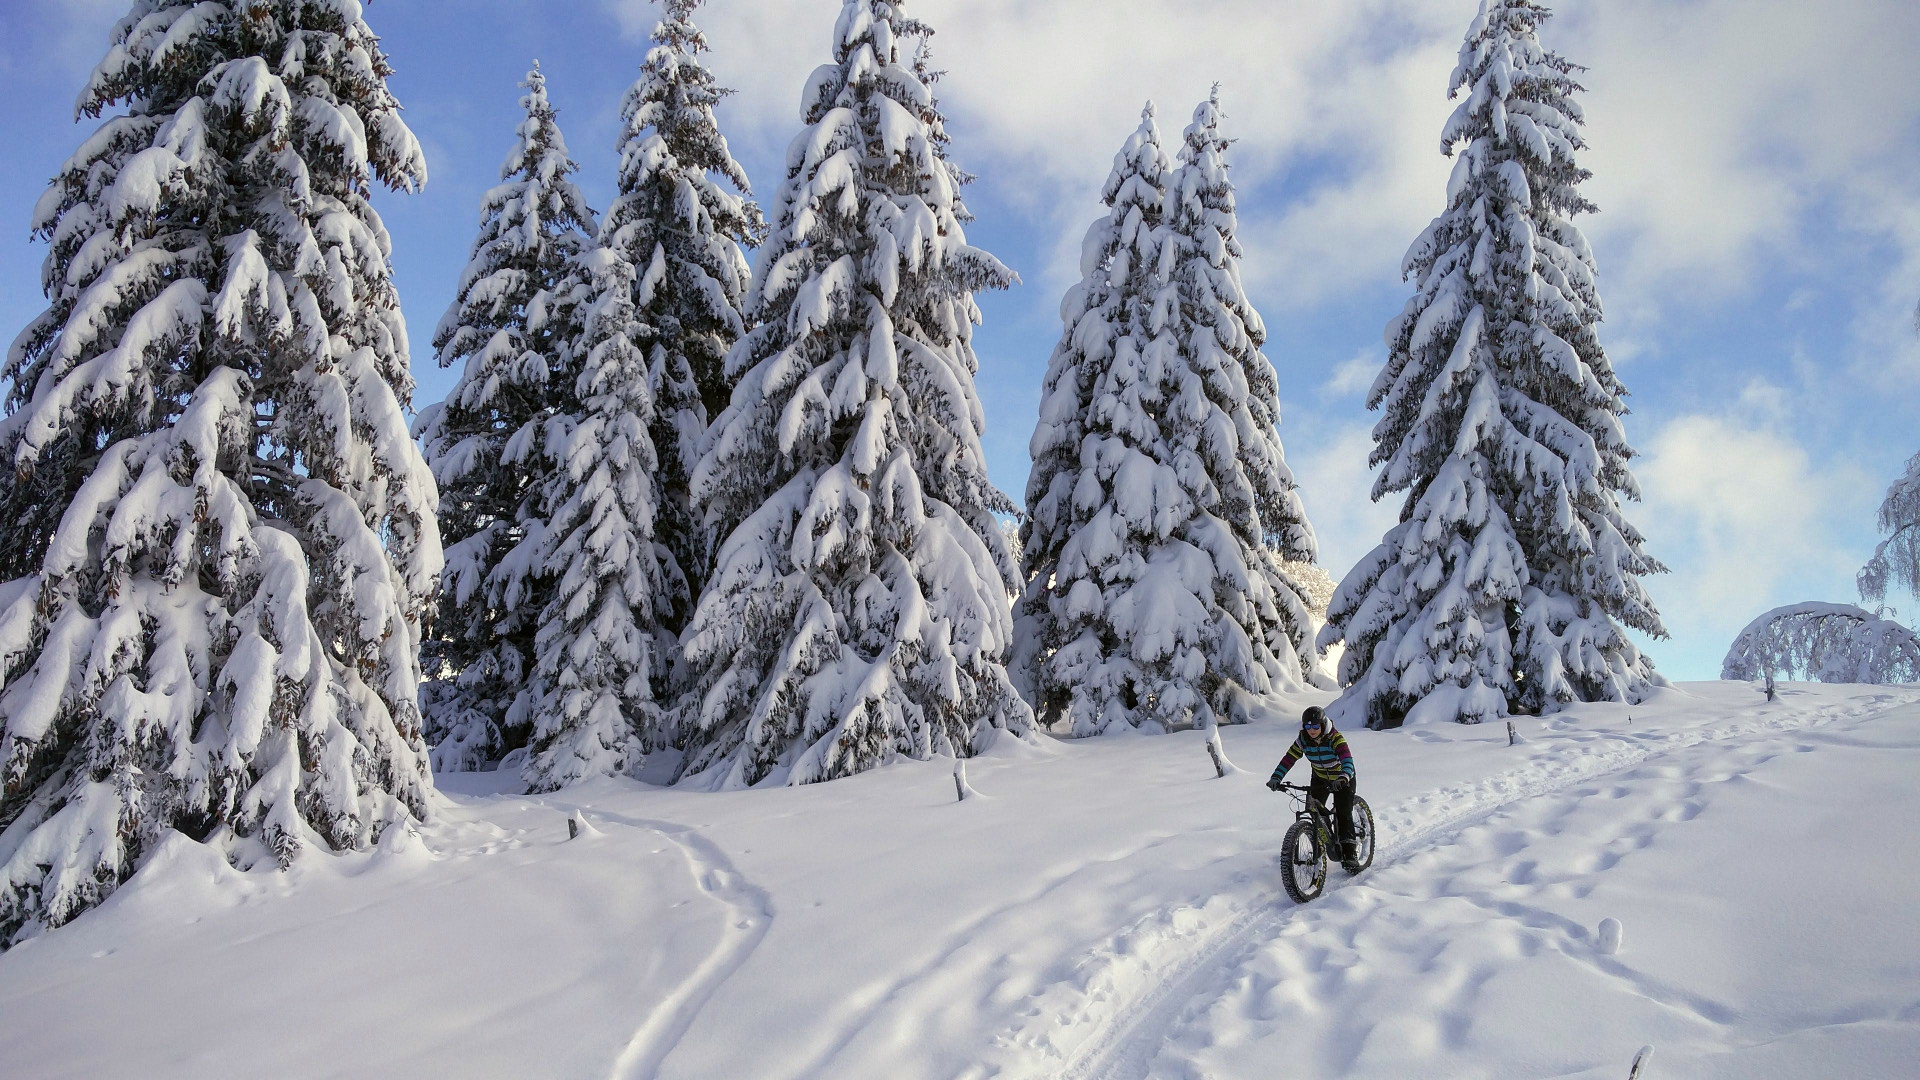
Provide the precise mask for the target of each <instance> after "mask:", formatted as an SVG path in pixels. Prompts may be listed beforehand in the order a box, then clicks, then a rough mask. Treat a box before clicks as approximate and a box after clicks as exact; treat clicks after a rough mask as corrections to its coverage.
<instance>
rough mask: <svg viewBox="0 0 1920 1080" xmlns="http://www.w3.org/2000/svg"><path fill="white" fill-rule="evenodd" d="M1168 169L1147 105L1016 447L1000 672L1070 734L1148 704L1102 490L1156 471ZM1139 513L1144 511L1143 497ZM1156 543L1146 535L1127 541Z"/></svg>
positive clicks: (1113, 514)
mask: <svg viewBox="0 0 1920 1080" xmlns="http://www.w3.org/2000/svg"><path fill="white" fill-rule="evenodd" d="M1173 168H1174V164H1173V159H1172V158H1171V157H1169V156H1168V155H1167V152H1166V150H1165V148H1164V147H1163V146H1162V145H1161V140H1160V126H1159V124H1158V123H1157V122H1156V121H1155V119H1154V110H1153V103H1152V102H1151V101H1149V102H1148V103H1147V104H1146V106H1145V107H1144V108H1143V109H1141V111H1140V126H1139V127H1138V128H1136V129H1134V132H1133V134H1131V135H1129V136H1128V137H1127V141H1126V143H1125V144H1123V145H1122V146H1121V148H1120V150H1119V152H1118V153H1116V154H1115V155H1114V157H1113V170H1112V171H1111V172H1110V173H1108V174H1107V182H1106V184H1105V185H1104V186H1103V187H1102V188H1101V191H1100V199H1101V202H1103V203H1104V204H1105V205H1106V207H1107V212H1106V213H1105V214H1103V215H1102V216H1100V217H1098V218H1095V219H1094V221H1093V223H1092V224H1091V225H1089V226H1088V227H1087V232H1086V235H1085V237H1084V238H1083V239H1082V240H1081V242H1080V281H1079V282H1078V283H1076V284H1075V285H1073V286H1072V287H1071V288H1069V289H1068V290H1067V293H1066V295H1065V296H1063V297H1062V298H1061V300H1060V322H1061V324H1062V330H1061V334H1060V340H1059V342H1058V343H1057V344H1056V345H1055V346H1054V349H1053V356H1052V357H1051V358H1050V359H1049V360H1048V362H1047V373H1046V376H1045V377H1044V378H1043V380H1042V381H1041V389H1040V418H1039V420H1038V421H1037V422H1036V423H1035V425H1034V430H1033V437H1032V438H1031V439H1030V440H1029V441H1028V444H1027V450H1028V453H1030V454H1031V455H1032V457H1033V468H1032V470H1031V471H1029V472H1028V474H1027V505H1026V513H1025V514H1024V515H1023V520H1022V522H1021V528H1020V552H1021V573H1022V575H1023V576H1024V578H1025V582H1026V584H1025V588H1024V589H1023V591H1022V593H1021V595H1020V599H1019V602H1018V603H1017V604H1016V605H1015V608H1014V651H1013V662H1012V664H1011V665H1010V669H1009V670H1010V673H1011V675H1012V676H1013V680H1014V684H1015V685H1016V686H1017V687H1019V689H1020V692H1021V694H1022V695H1024V696H1025V697H1026V699H1027V701H1028V702H1030V703H1031V704H1032V705H1033V710H1034V717H1035V719H1037V720H1039V721H1040V723H1042V724H1045V725H1047V726H1049V727H1055V726H1059V725H1062V724H1064V725H1065V726H1066V728H1067V730H1068V731H1069V732H1071V733H1072V734H1074V735H1076V736H1085V735H1097V734H1100V733H1101V732H1104V731H1106V730H1108V729H1109V728H1113V727H1116V726H1127V725H1132V724H1135V723H1138V722H1139V720H1140V719H1142V718H1144V717H1143V716H1142V715H1141V714H1140V713H1139V712H1137V711H1136V710H1137V707H1138V705H1139V703H1140V702H1141V701H1142V700H1144V699H1146V698H1147V697H1148V695H1149V694H1150V689H1149V687H1148V686H1147V685H1146V680H1145V679H1143V677H1142V675H1143V673H1142V671H1141V669H1140V666H1139V663H1138V661H1136V659H1135V658H1134V655H1133V654H1134V652H1135V650H1134V648H1133V645H1134V642H1133V641H1132V638H1131V631H1132V630H1133V629H1134V628H1135V627H1134V625H1133V623H1132V621H1131V620H1128V621H1127V623H1126V624H1125V625H1124V626H1114V625H1112V622H1113V620H1112V619H1111V618H1110V617H1109V615H1110V612H1109V609H1108V605H1107V604H1106V602H1105V597H1104V593H1105V591H1106V590H1105V589H1104V588H1103V587H1102V586H1103V579H1104V578H1106V577H1108V576H1113V575H1112V572H1113V571H1115V570H1120V569H1122V567H1121V565H1120V564H1121V560H1122V558H1123V557H1125V561H1126V564H1127V565H1126V567H1125V570H1126V571H1127V573H1128V577H1129V580H1128V581H1127V582H1122V583H1120V584H1122V585H1123V586H1124V585H1126V584H1131V579H1132V578H1133V577H1136V576H1139V575H1140V574H1141V573H1142V572H1143V571H1144V570H1145V566H1144V563H1143V562H1141V558H1140V554H1139V553H1138V552H1136V551H1131V550H1129V548H1131V547H1141V546H1143V545H1142V544H1134V545H1128V544H1126V542H1125V541H1126V540H1128V539H1134V537H1132V536H1131V535H1130V533H1129V529H1128V523H1127V521H1126V515H1125V513H1124V512H1123V511H1122V510H1121V509H1120V508H1119V507H1118V506H1116V504H1115V500H1114V499H1113V489H1114V488H1115V486H1116V484H1118V486H1121V487H1122V488H1124V489H1126V490H1136V489H1138V488H1139V487H1140V485H1139V484H1138V483H1133V484H1124V483H1119V481H1118V478H1119V477H1120V475H1121V473H1122V471H1123V470H1122V468H1121V466H1123V465H1126V466H1130V468H1127V469H1126V470H1125V472H1126V473H1128V474H1144V475H1146V476H1148V477H1149V478H1152V477H1153V476H1155V475H1156V474H1157V473H1158V472H1159V471H1160V469H1159V467H1158V466H1157V465H1156V464H1155V462H1154V460H1153V458H1152V457H1151V456H1150V455H1149V453H1148V451H1147V450H1146V449H1142V448H1143V447H1144V448H1153V447H1157V445H1158V443H1159V441H1160V433H1159V427H1158V424H1157V421H1156V417H1157V415H1158V414H1159V412H1160V409H1159V386H1158V381H1157V380H1154V379H1150V378H1148V377H1147V371H1146V365H1147V353H1148V352H1149V350H1150V347H1151V344H1152V337H1151V335H1150V334H1149V333H1148V331H1147V325H1148V310H1149V307H1150V305H1151V298H1152V295H1153V293H1154V291H1155V277H1154V275H1155V269H1156V267H1157V266H1158V265H1159V259H1160V248H1161V242H1162V237H1161V236H1160V234H1159V232H1158V229H1159V227H1160V214H1161V210H1162V207H1163V204H1164V203H1165V201H1166V194H1167V176H1168V174H1169V173H1171V172H1172V171H1173ZM1096 406H1097V408H1096ZM1169 486H1170V487H1171V486H1172V485H1169ZM1148 494H1149V496H1151V495H1152V491H1151V488H1150V486H1149V490H1148ZM1143 509H1146V510H1148V511H1149V512H1151V511H1152V510H1153V509H1154V506H1153V500H1152V499H1151V498H1149V499H1148V500H1147V502H1146V505H1145V506H1144V507H1143ZM1146 524H1148V525H1149V526H1153V525H1155V524H1156V523H1154V522H1151V521H1149V522H1147V523H1146ZM1090 529H1091V531H1089V530H1090ZM1159 538H1160V530H1159V529H1158V528H1148V529H1147V530H1146V531H1145V532H1144V533H1143V534H1142V535H1140V536H1139V537H1138V539H1139V540H1141V541H1144V542H1146V543H1152V542H1154V541H1157V540H1158V539H1159ZM1136 562H1141V565H1139V566H1134V565H1133V564H1134V563H1136ZM1102 571H1105V573H1103V572H1102Z"/></svg>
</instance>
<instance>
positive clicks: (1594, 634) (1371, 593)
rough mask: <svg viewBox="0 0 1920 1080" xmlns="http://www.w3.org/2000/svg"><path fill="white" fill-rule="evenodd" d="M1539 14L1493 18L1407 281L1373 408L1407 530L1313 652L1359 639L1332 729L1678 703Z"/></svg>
mask: <svg viewBox="0 0 1920 1080" xmlns="http://www.w3.org/2000/svg"><path fill="white" fill-rule="evenodd" d="M1546 17H1547V12H1546V10H1545V9H1544V8H1542V7H1541V6H1540V5H1539V4H1537V3H1535V2H1533V0H1483V3H1482V4H1481V8H1480V12H1479V14H1478V15H1477V16H1476V17H1475V19H1474V21H1473V25H1472V27H1471V28H1470V29H1469V30H1468V32H1467V38H1466V42H1465V44H1464V45H1462V47H1461V50H1460V63H1459V66H1458V67H1456V68H1455V69H1454V72H1453V77H1452V81H1451V84H1450V86H1451V90H1452V92H1453V93H1455V94H1458V93H1460V92H1461V91H1465V92H1466V95H1467V96H1466V99H1465V100H1464V101H1463V102H1462V103H1461V104H1460V106H1459V107H1458V108H1457V109H1456V110H1455V112H1454V114H1453V116H1452V118H1451V119H1450V120H1448V121H1447V126H1446V129H1445V131H1444V133H1443V134H1442V136H1441V149H1442V150H1443V151H1444V152H1446V153H1448V154H1449V155H1451V154H1454V153H1455V152H1456V151H1457V152H1458V159H1457V160H1456V162H1455V164H1454V170H1453V177H1452V180H1451V181H1450V182H1449V183H1448V187H1447V208H1446V210H1445V211H1444V212H1443V213H1442V214H1441V215H1440V216H1439V217H1437V218H1435V219H1434V221H1433V223H1432V224H1431V225H1429V226H1427V229H1426V231H1425V232H1424V233H1422V234H1421V235H1420V238H1419V239H1418V240H1416V241H1414V244H1413V247H1412V248H1411V249H1410V250H1409V251H1408V252H1407V257H1406V261H1405V263H1404V264H1403V270H1404V273H1405V274H1406V275H1407V276H1408V277H1411V278H1412V279H1413V280H1414V282H1415V293H1414V296H1413V298H1412V299H1411V300H1409V301H1408V302H1407V305H1406V310H1405V311H1403V312H1402V313H1401V314H1400V315H1399V317H1397V318H1396V319H1394V320H1393V321H1392V322H1391V323H1390V324H1389V325H1388V327H1387V331H1386V341H1387V363H1386V366H1385V367H1384V368H1383V369H1382V371H1381V373H1380V375H1379V377H1378V378H1377V379H1376V380H1375V381H1374V384H1373V389H1372V391H1371V392H1370V393H1369V395H1368V401H1367V403H1368V406H1369V407H1370V408H1378V409H1381V410H1383V415H1382V417H1381V419H1380V421H1379V423H1378V424H1377V425H1375V427H1374V451H1373V457H1372V460H1373V463H1374V464H1375V465H1381V466H1384V468H1383V470H1382V472H1381V474H1380V476H1379V478H1378V480H1377V481H1376V483H1375V485H1374V492H1373V497H1374V498H1375V499H1380V498H1384V497H1386V496H1387V495H1388V494H1390V493H1392V492H1399V491H1404V492H1406V493H1407V494H1406V503H1405V505H1404V507H1403V509H1402V510H1401V514H1400V518H1401V523H1400V524H1399V525H1397V526H1395V527H1394V528H1393V529H1391V530H1390V531H1389V532H1388V533H1387V535H1386V537H1385V538H1384V540H1383V541H1382V543H1381V544H1380V546H1379V547H1377V548H1375V549H1374V550H1373V552H1372V553H1371V554H1369V555H1367V556H1366V557H1365V558H1364V559H1362V560H1361V561H1360V563H1359V564H1358V565H1357V566H1355V567H1354V569H1353V570H1352V571H1350V572H1349V573H1348V574H1347V577H1346V580H1344V581H1343V582H1342V583H1341V585H1340V588H1339V591H1338V592H1337V594H1336V595H1335V596H1334V599H1333V603H1332V605H1331V608H1330V610H1329V613H1328V624H1327V626H1326V627H1325V628H1324V629H1323V630H1322V631H1321V633H1320V638H1319V643H1320V645H1321V647H1322V648H1325V647H1327V646H1329V645H1331V644H1333V643H1335V642H1339V641H1345V642H1346V644H1347V649H1346V653H1345V655H1344V656H1343V657H1342V658H1341V664H1340V674H1341V682H1342V683H1343V684H1344V685H1346V686H1347V691H1346V693H1345V694H1344V695H1343V696H1342V697H1341V698H1340V700H1339V702H1337V703H1336V705H1335V716H1336V719H1337V720H1339V721H1343V722H1346V723H1350V724H1356V725H1357V724H1358V723H1359V722H1360V721H1362V720H1365V721H1366V722H1367V723H1368V724H1369V725H1370V726H1375V727H1383V726H1395V725H1398V724H1399V723H1401V722H1402V721H1403V720H1404V721H1407V722H1421V721H1434V720H1458V721H1460V722H1463V723H1472V722H1478V721H1481V720H1489V719H1493V718H1496V717H1500V716H1504V715H1507V714H1509V713H1515V712H1519V713H1546V712H1553V711H1556V710H1558V709H1559V708H1561V707H1562V706H1563V705H1564V704H1566V703H1568V702H1572V701H1596V700H1612V701H1621V700H1624V701H1638V700H1640V699H1641V698H1642V697H1643V696H1644V695H1645V694H1646V693H1647V692H1648V691H1649V690H1650V689H1651V688H1652V687H1654V686H1657V685H1662V684H1664V680H1662V679H1661V677H1660V676H1659V675H1658V674H1657V673H1656V672H1655V671H1654V669H1653V665H1652V663H1651V662H1650V661H1648V660H1647V659H1646V658H1645V657H1643V656H1642V655H1641V654H1640V652H1639V650H1638V649H1636V648H1635V647H1634V645H1633V643H1632V642H1630V641H1629V640H1627V637H1626V635H1625V633H1624V632H1623V630H1622V627H1621V625H1620V624H1622V623H1624V624H1625V625H1626V626H1629V627H1633V628H1635V629H1638V630H1641V631H1643V632H1645V633H1647V634H1651V635H1653V636H1656V637H1659V636H1664V634H1665V631H1664V629H1663V628H1662V626H1661V623H1660V616H1659V613H1658V612H1657V611H1655V610H1654V606H1653V602H1652V600H1651V599H1649V597H1648V596H1647V593H1646V590H1645V589H1644V588H1643V587H1642V585H1641V582H1640V580H1639V579H1640V577H1641V576H1642V575H1645V574H1651V573H1657V572H1660V571H1662V570H1663V569H1664V568H1663V567H1662V566H1661V565H1660V564H1659V563H1658V562H1656V561H1654V560H1653V559H1652V558H1651V557H1650V556H1648V555H1647V554H1646V552H1645V551H1644V550H1643V540H1642V537H1641V535H1640V533H1639V532H1638V531H1636V530H1635V529H1634V528H1633V526H1632V525H1630V524H1628V522H1627V520H1626V518H1625V517H1624V516H1623V514H1622V513H1621V510H1620V501H1621V499H1622V497H1625V498H1630V499H1637V498H1638V497H1639V489H1638V486H1637V485H1636V484H1635V483H1634V480H1633V477H1632V475H1631V474H1630V472H1629V471H1628V464H1627V463H1628V460H1629V459H1630V458H1631V457H1632V454H1633V451H1632V450H1631V448H1630V447H1629V446H1628V445H1627V440H1626V435H1625V432H1624V431H1623V429H1622V427H1621V423H1620V418H1621V417H1622V416H1623V415H1625V413H1626V411H1627V410H1626V408H1625V405H1624V403H1623V402H1622V400H1621V399H1622V398H1623V397H1624V395H1625V394H1626V390H1625V389H1624V387H1622V386H1621V384H1620V381H1619V379H1618V378H1616V377H1615V375H1614V371H1613V366H1612V364H1611V363H1610V362H1609V361H1608V359H1607V356H1606V353H1605V351H1604V350H1602V348H1601V347H1600V341H1599V338H1598V336H1597V335H1596V333H1595V327H1596V324H1598V323H1599V321H1600V299H1599V295H1598V293H1597V292H1596V290H1595V285H1594V274H1595V271H1594V263H1593V256H1592V253H1591V251H1590V250H1589V248H1588V247H1587V242H1586V240H1585V238H1584V237H1582V236H1581V234H1580V231H1579V229H1577V228H1576V227H1575V226H1574V224H1573V222H1572V220H1571V219H1572V217H1573V216H1574V215H1576V214H1579V213H1582V212H1585V211H1589V210H1591V209H1593V207H1592V205H1591V204H1589V203H1588V202H1587V200H1586V199H1585V198H1584V197H1582V196H1581V194H1580V193H1579V190H1578V185H1579V184H1580V182H1581V181H1583V180H1585V179H1586V178H1587V176H1588V173H1587V171H1586V170H1585V169H1582V168H1580V167H1579V165H1577V164H1576V163H1575V161H1574V154H1575V153H1576V152H1577V151H1579V150H1582V149H1584V148H1585V146H1586V144H1585V142H1584V141H1583V139H1582V137H1581V134H1580V125H1581V123H1582V113H1581V111H1580V108H1579V106H1578V104H1577V103H1576V102H1575V101H1574V100H1573V95H1574V94H1575V93H1576V92H1577V91H1578V90H1580V87H1579V85H1578V84H1576V83H1575V82H1574V80H1573V73H1574V72H1575V71H1576V70H1578V69H1577V68H1575V67H1574V65H1572V64H1570V63H1568V62H1567V61H1566V60H1564V59H1562V58H1561V57H1559V56H1557V55H1555V54H1553V53H1550V52H1547V51H1545V50H1544V49H1543V48H1542V47H1541V45H1540V41H1539V38H1538V37H1537V35H1536V30H1537V28H1538V27H1539V25H1540V23H1541V22H1542V21H1543V20H1545V18H1546Z"/></svg>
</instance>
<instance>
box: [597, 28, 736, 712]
mask: <svg viewBox="0 0 1920 1080" xmlns="http://www.w3.org/2000/svg"><path fill="white" fill-rule="evenodd" d="M700 3H701V0H665V2H664V4H663V9H664V10H663V15H664V17H663V18H662V19H661V20H660V23H659V24H658V25H657V26H655V27H654V29H653V41H654V46H653V49H652V50H651V51H650V52H648V54H647V58H646V61H645V63H643V64H642V65H641V69H640V78H639V79H638V80H636V81H635V82H634V84H633V86H632V88H630V89H629V90H628V91H627V96H626V100H625V102H624V103H623V104H622V106H621V117H622V118H623V119H624V121H625V123H626V130H625V134H624V136H623V138H622V140H621V144H620V186H619V190H620V194H619V197H618V198H617V199H615V200H614V203H613V206H612V207H611V208H610V209H608V211H607V220H606V231H607V240H606V242H607V243H608V244H610V245H612V246H615V247H617V248H619V249H620V251H621V252H622V254H623V255H624V256H625V258H626V259H627V261H629V262H631V263H632V264H633V265H634V267H635V269H636V271H637V272H638V278H637V279H636V282H635V292H634V305H635V315H636V317H637V319H638V321H639V325H640V327H642V328H643V329H642V330H641V337H640V342H639V344H640V347H641V349H642V351H643V352H644V354H645V357H646V363H647V379H648V385H649V387H650V388H651V390H652V392H653V408H654V414H653V421H652V438H653V445H654V451H655V453H656V454H658V456H659V470H658V472H657V473H656V477H657V481H658V482H657V486H658V488H659V506H658V508H657V517H656V520H655V523H654V536H655V540H656V541H657V542H658V544H659V545H660V547H661V550H662V558H663V563H662V574H663V578H662V581H663V585H664V586H665V589H666V592H665V594H664V595H663V597H662V600H663V605H662V609H661V611H660V613H659V618H660V621H661V623H662V624H663V625H664V626H665V627H666V629H667V630H668V631H670V632H673V633H678V632H679V631H680V630H681V629H683V628H684V627H685V625H686V620H687V616H688V615H689V613H690V610H691V607H692V602H693V600H694V598H695V597H697V596H698V595H699V591H700V587H701V585H702V584H703V583H704V581H705V576H706V575H705V557H704V550H703V549H704V544H703V542H702V537H701V534H700V533H701V530H700V526H699V524H698V523H697V522H696V521H695V520H694V516H693V510H692V507H691V505H690V502H689V493H688V488H689V481H688V473H689V472H690V470H692V468H693V465H694V462H695V461H696V460H698V458H699V453H700V440H701V438H702V437H703V436H704V435H705V434H706V429H707V425H708V424H709V423H710V422H711V421H712V419H713V418H714V417H716V416H718V415H720V413H721V411H722V410H724V409H725V408H726V407H727V401H728V399H729V398H730V397H731V396H732V393H733V380H732V378H730V377H729V376H728V374H727V371H726V356H727V352H728V350H730V349H731V348H733V344H734V342H736V341H738V340H739V339H740V336H741V335H742V334H744V333H745V332H746V324H745V320H744V319H743V318H742V317H741V314H740V312H741V307H742V306H743V304H744V303H745V301H746V292H747V285H748V282H749V280H750V274H749V272H748V269H747V260H746V257H745V256H743V255H742V254H741V253H740V245H742V244H755V243H758V242H759V241H760V240H761V239H762V238H763V237H764V236H765V234H766V228H767V226H766V221H765V219H763V218H762V217H761V215H760V208H759V207H758V206H757V205H755V204H754V203H753V202H752V201H751V200H750V199H748V198H746V193H747V192H748V191H749V188H748V186H747V175H746V171H745V170H743V169H742V168H741V167H740V163H739V162H737V161H735V160H734V159H733V155H732V154H731V153H730V152H729V151H728V149H727V141H726V139H724V138H722V137H721V135H720V130H719V127H718V124H717V123H716V121H715V120H714V115H713V109H714V106H715V105H716V104H718V103H719V101H720V99H721V98H722V97H724V96H725V95H727V94H728V93H731V91H729V90H726V89H724V88H722V87H720V86H718V85H716V84H715V83H714V79H713V75H712V73H710V72H708V71H707V70H706V68H705V67H703V66H702V65H701V63H700V54H701V53H703V52H705V51H707V40H706V37H705V36H704V35H703V34H701V32H700V30H699V28H698V27H696V26H694V24H693V21H692V15H693V11H694V9H695V8H697V7H699V6H700ZM729 189H731V190H729ZM660 674H663V675H664V674H665V673H664V672H661V673H660Z"/></svg>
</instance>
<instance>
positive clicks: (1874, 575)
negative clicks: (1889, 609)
mask: <svg viewBox="0 0 1920 1080" xmlns="http://www.w3.org/2000/svg"><path fill="white" fill-rule="evenodd" d="M1880 531H1881V532H1883V533H1885V534H1886V537H1887V538H1886V539H1885V540H1882V541H1880V546H1879V547H1878V548H1876V549H1875V550H1874V553H1873V559H1872V560H1871V561H1869V562H1868V563H1867V565H1866V566H1865V567H1864V568H1862V569H1861V571H1860V576H1859V579H1858V584H1859V586H1860V596H1861V598H1862V599H1865V600H1866V601H1867V602H1868V603H1871V604H1885V603H1886V600H1887V592H1888V587H1889V586H1892V587H1893V588H1897V589H1905V590H1906V591H1907V592H1908V593H1909V594H1910V595H1912V596H1913V597H1915V598H1916V599H1920V454H1915V455H1913V456H1912V457H1910V458H1908V459H1907V472H1906V475H1904V476H1902V477H1901V478H1900V479H1898V480H1895V481H1894V482H1893V484H1892V485H1891V486H1889V487H1888V488H1887V497H1886V499H1885V500H1884V501H1882V502H1881V503H1880Z"/></svg>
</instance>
